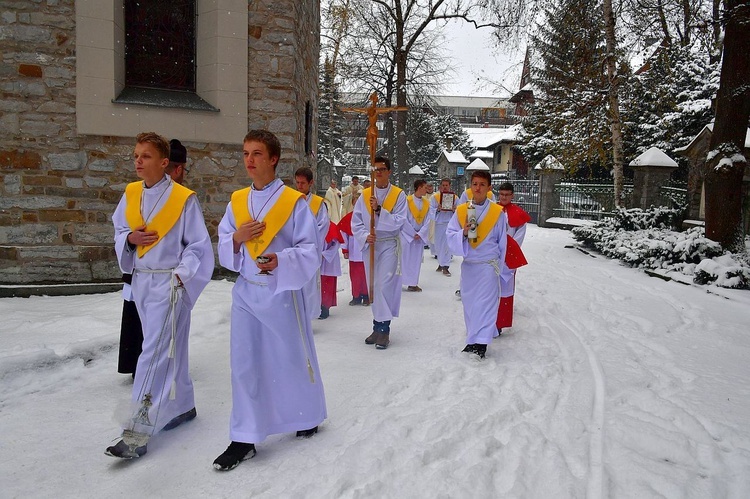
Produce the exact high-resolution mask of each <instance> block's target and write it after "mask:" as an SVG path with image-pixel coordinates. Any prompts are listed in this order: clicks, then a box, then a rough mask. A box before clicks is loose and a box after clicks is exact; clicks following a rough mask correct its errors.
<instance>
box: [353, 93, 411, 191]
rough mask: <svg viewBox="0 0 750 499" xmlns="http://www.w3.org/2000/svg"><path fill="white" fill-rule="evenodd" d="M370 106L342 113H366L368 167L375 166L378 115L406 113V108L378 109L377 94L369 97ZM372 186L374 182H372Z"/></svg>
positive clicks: (354, 108)
mask: <svg viewBox="0 0 750 499" xmlns="http://www.w3.org/2000/svg"><path fill="white" fill-rule="evenodd" d="M370 101H371V102H372V104H371V105H369V106H367V107H345V108H342V109H341V110H342V111H348V112H357V113H367V120H368V121H369V122H370V124H369V126H368V127H367V145H368V146H369V148H370V165H371V166H374V165H375V151H376V150H377V149H378V115H379V114H383V113H389V112H391V111H408V110H409V108H408V107H404V106H396V107H378V94H377V93H376V92H373V93H372V95H370ZM372 183H373V185H374V184H375V181H373V182H372Z"/></svg>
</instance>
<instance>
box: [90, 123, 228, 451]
mask: <svg viewBox="0 0 750 499" xmlns="http://www.w3.org/2000/svg"><path fill="white" fill-rule="evenodd" d="M169 151H170V149H169V144H168V143H167V141H166V139H164V138H163V137H161V136H160V135H158V134H156V133H153V132H146V133H141V134H139V135H138V136H137V137H136V145H135V151H134V153H133V157H134V160H135V170H136V173H137V175H138V176H139V177H140V178H141V179H142V181H141V182H133V183H130V184H128V185H127V187H126V188H125V194H124V195H123V196H122V199H121V200H120V203H119V204H118V205H117V209H116V210H115V213H114V215H113V216H112V222H113V224H114V226H115V252H116V253H117V260H118V262H119V264H120V268H121V269H122V271H123V272H124V273H130V274H133V279H132V291H133V297H134V298H135V302H136V306H137V308H138V313H139V315H140V319H141V323H142V325H143V352H142V353H141V355H140V357H139V359H138V367H137V369H136V372H135V380H134V383H133V392H132V402H133V404H136V405H139V406H140V407H139V408H138V409H137V411H136V413H135V415H134V416H133V417H132V418H131V422H130V423H129V424H128V425H127V427H126V428H125V429H124V430H123V438H122V439H121V440H120V441H119V442H118V443H117V444H115V445H113V446H110V447H108V448H107V450H106V451H105V452H106V454H108V455H110V456H113V457H119V458H125V459H131V458H136V457H140V456H142V455H144V454H145V453H146V443H147V441H148V439H149V438H150V436H151V435H153V433H154V432H156V431H159V430H160V429H165V430H170V429H172V428H174V427H176V426H178V425H179V424H181V423H183V422H185V421H189V420H191V419H193V418H194V417H195V415H196V411H195V399H194V394H193V382H192V381H191V379H190V374H189V372H188V334H189V332H190V310H191V309H192V308H193V305H195V302H196V300H197V299H198V296H199V295H200V293H201V291H203V288H204V287H205V286H206V284H208V281H209V280H210V279H211V275H212V274H213V270H214V253H213V249H212V246H211V239H210V237H209V235H208V231H207V230H206V224H205V222H204V219H203V212H202V211H201V207H200V205H199V204H198V200H197V198H196V196H195V193H194V192H193V191H191V190H189V189H187V188H185V187H183V186H181V185H180V184H178V183H176V182H174V181H172V179H171V178H170V177H169V176H168V175H166V174H165V169H166V167H167V165H168V164H169Z"/></svg>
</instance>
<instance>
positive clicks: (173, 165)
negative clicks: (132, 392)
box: [164, 139, 189, 184]
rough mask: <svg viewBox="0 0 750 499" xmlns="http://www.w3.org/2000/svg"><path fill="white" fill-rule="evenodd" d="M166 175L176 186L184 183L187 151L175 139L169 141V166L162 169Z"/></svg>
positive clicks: (186, 171) (186, 170)
mask: <svg viewBox="0 0 750 499" xmlns="http://www.w3.org/2000/svg"><path fill="white" fill-rule="evenodd" d="M164 171H165V172H167V175H169V176H170V177H172V180H174V181H175V182H177V183H178V184H182V183H183V182H184V181H185V174H187V173H189V171H188V169H187V149H185V146H183V145H182V143H181V142H180V141H179V140H177V139H172V140H170V141H169V165H168V166H167V167H166V168H165V169H164Z"/></svg>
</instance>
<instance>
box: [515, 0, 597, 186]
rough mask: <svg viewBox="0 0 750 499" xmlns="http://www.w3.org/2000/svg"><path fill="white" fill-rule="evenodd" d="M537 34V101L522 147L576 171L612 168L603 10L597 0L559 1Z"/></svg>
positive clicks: (528, 153) (526, 153) (533, 155)
mask: <svg viewBox="0 0 750 499" xmlns="http://www.w3.org/2000/svg"><path fill="white" fill-rule="evenodd" d="M544 17H545V22H543V23H540V26H539V28H538V29H537V31H536V34H535V35H534V36H533V38H532V47H533V49H534V53H535V54H536V55H537V62H536V66H535V67H534V68H533V69H532V79H533V81H534V86H535V88H536V89H537V91H536V92H535V95H534V97H535V100H536V103H535V104H534V106H532V108H531V112H530V115H529V117H528V118H527V119H526V121H525V122H524V138H525V139H526V140H525V142H526V143H525V145H523V146H521V148H520V149H521V150H522V152H523V154H524V156H525V157H526V158H528V160H529V161H530V162H531V163H535V162H537V161H540V160H541V159H542V158H544V157H545V156H547V155H548V154H552V155H554V156H555V157H556V158H558V160H560V162H561V163H562V164H564V165H565V166H566V167H567V168H569V170H570V172H571V173H576V172H578V171H579V170H588V171H596V170H598V169H602V170H605V171H606V170H607V169H608V167H607V165H608V164H609V161H610V158H611V139H612V136H611V132H610V128H609V120H608V101H607V92H608V83H607V77H606V74H605V71H604V70H605V55H606V50H605V42H604V24H603V19H602V11H601V8H600V7H599V3H598V1H596V0H557V1H556V2H555V3H554V5H551V6H550V7H549V8H548V9H547V10H546V11H545V16H544Z"/></svg>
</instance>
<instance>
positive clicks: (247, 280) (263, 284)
mask: <svg viewBox="0 0 750 499" xmlns="http://www.w3.org/2000/svg"><path fill="white" fill-rule="evenodd" d="M240 277H241V278H242V280H243V281H245V282H246V283H248V284H252V285H254V286H268V283H267V282H261V281H253V280H252V279H248V278H247V277H245V276H244V275H240Z"/></svg>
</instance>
